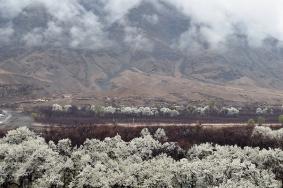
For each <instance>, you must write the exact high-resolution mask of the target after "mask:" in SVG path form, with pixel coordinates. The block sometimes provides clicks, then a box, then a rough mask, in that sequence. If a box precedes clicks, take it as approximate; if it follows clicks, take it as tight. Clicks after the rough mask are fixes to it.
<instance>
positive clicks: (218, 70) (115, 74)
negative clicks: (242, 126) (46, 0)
mask: <svg viewBox="0 0 283 188" xmlns="http://www.w3.org/2000/svg"><path fill="white" fill-rule="evenodd" d="M99 2H100V1H97V3H90V2H88V1H86V0H85V1H81V5H82V6H84V11H87V14H83V15H82V16H81V17H83V16H85V15H89V14H92V16H90V17H87V18H86V19H83V22H82V20H78V21H77V22H78V23H77V22H76V23H69V22H67V21H60V22H59V21H58V20H59V18H58V17H56V16H54V15H52V14H51V13H50V12H49V11H48V9H47V8H46V7H45V6H44V5H42V4H35V5H32V6H27V7H25V8H24V9H23V10H22V11H21V12H20V13H18V14H17V15H15V16H14V17H12V18H11V17H9V18H7V17H5V16H3V15H2V16H1V17H0V28H2V30H3V28H7V27H11V28H12V29H13V34H12V35H11V36H10V39H9V41H4V40H3V39H2V43H1V45H0V83H1V84H2V85H21V84H24V85H30V86H32V87H34V88H37V89H36V90H35V91H34V94H35V95H52V94H66V93H70V94H74V95H78V96H81V97H82V96H96V97H104V96H109V97H117V98H121V99H133V100H143V99H153V100H155V99H156V100H159V99H162V100H168V101H174V102H182V101H190V100H219V101H229V102H268V103H281V102H283V48H281V47H280V41H279V40H276V39H275V38H271V37H270V38H266V39H265V40H264V41H263V43H262V44H261V45H260V46H252V45H250V44H249V42H248V39H247V37H246V36H245V35H243V34H241V33H237V32H235V33H234V34H231V35H230V36H228V37H227V40H226V41H225V42H222V43H221V44H220V45H218V46H217V47H213V46H212V45H211V44H210V43H209V42H208V41H206V40H205V38H204V37H203V36H202V35H201V33H200V32H198V31H196V32H194V35H193V36H190V40H189V41H188V42H187V43H186V46H184V45H182V42H183V41H185V40H186V39H188V37H186V35H185V33H186V32H188V31H190V29H191V30H192V29H193V28H199V27H201V26H199V27H196V26H195V25H194V24H196V23H193V22H192V20H191V18H190V17H189V16H187V15H185V14H183V13H182V12H180V11H179V10H177V8H176V7H174V6H172V5H170V4H167V3H164V2H162V1H160V2H159V4H158V5H155V4H153V3H149V2H147V1H144V2H142V3H140V4H138V6H135V7H133V8H131V9H130V10H129V11H128V12H127V14H125V15H123V17H122V18H120V19H118V20H114V21H111V22H110V21H108V20H107V19H106V18H107V17H106V16H105V15H106V13H105V12H104V11H103V10H104V9H103V8H102V7H101V6H103V5H100V4H99ZM94 16H95V17H94ZM105 17H106V18H105ZM93 19H97V20H98V22H95V23H96V25H95V24H94V23H93V21H92V20H93ZM74 22H75V21H74ZM101 23H102V24H104V26H103V28H102V29H101V31H99V32H95V33H93V30H94V28H98V27H100V25H99V24H101ZM76 24H77V25H76ZM74 25H75V26H74ZM92 25H94V26H92ZM62 28H63V29H62ZM80 29H81V30H82V31H80ZM97 30H98V29H97ZM0 31H1V30H0ZM55 31H57V34H58V36H56V35H55V34H56V32H55ZM2 33H3V32H2ZM2 35H3V34H2ZM104 35H107V37H105V36H104ZM0 37H1V32H0ZM100 39H101V40H100ZM38 88H40V90H41V91H39V89H38Z"/></svg>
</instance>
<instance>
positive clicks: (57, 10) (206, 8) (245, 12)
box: [0, 0, 283, 49]
mask: <svg viewBox="0 0 283 188" xmlns="http://www.w3.org/2000/svg"><path fill="white" fill-rule="evenodd" d="M142 2H147V3H148V2H150V3H152V4H153V5H154V6H155V7H158V4H160V3H161V2H162V3H167V4H170V5H171V6H173V7H176V9H177V10H178V11H179V12H181V13H182V14H183V15H184V16H186V17H189V18H190V22H191V23H190V27H188V28H187V31H184V32H183V33H182V34H181V35H180V36H179V38H178V39H174V41H177V42H176V43H174V44H172V45H174V46H177V47H179V48H181V49H190V48H195V47H198V46H202V47H203V46H205V47H208V46H209V47H218V46H219V45H221V44H223V43H225V42H226V40H227V38H229V37H230V36H231V35H233V34H235V33H240V34H242V35H245V36H246V37H247V41H248V43H249V44H250V45H254V46H259V45H261V43H262V41H263V40H264V39H265V38H267V37H273V38H276V39H278V40H283V13H282V11H281V10H282V9H283V0H260V1H258V0H248V1H246V0H245V1H244V0H229V1H227V0H213V1H207V0H186V1H184V0H160V1H156V0H60V1H58V0H0V42H1V43H2V44H4V43H5V44H6V43H9V42H10V41H11V40H10V39H11V38H12V37H13V35H15V34H18V35H21V36H22V38H21V41H23V42H24V43H25V44H26V45H29V46H37V45H43V44H48V43H52V44H53V45H55V46H66V45H67V46H68V47H73V48H90V49H99V48H105V47H109V46H111V45H112V44H113V43H115V41H111V40H110V39H109V36H108V34H109V33H108V32H109V31H108V29H109V28H111V26H112V25H113V24H114V23H120V24H121V23H122V24H121V25H123V27H124V31H125V36H124V42H125V43H126V44H127V45H130V46H133V47H134V48H136V49H152V48H153V47H154V45H153V43H152V42H151V41H150V40H149V39H148V38H147V35H146V34H145V31H143V30H142V29H141V28H139V27H138V26H137V25H135V26H133V25H131V24H129V23H127V21H125V20H127V19H126V18H125V17H126V15H127V14H128V13H129V11H130V10H132V9H133V8H136V7H138V6H139V5H140V4H141V3H142ZM37 6H38V7H43V8H44V10H46V12H47V14H48V16H47V18H46V19H47V21H46V22H47V23H45V24H42V26H37V27H35V28H30V30H29V31H27V32H26V31H25V32H23V31H21V32H22V33H21V32H20V31H17V29H16V28H17V25H15V24H14V23H13V22H14V20H15V19H16V18H17V17H19V15H21V14H23V13H24V14H23V15H25V14H30V13H31V12H30V11H31V10H32V8H34V7H37ZM157 10H158V9H157ZM38 14H39V13H38ZM37 16H40V15H32V16H31V17H30V18H29V19H34V20H27V22H28V21H30V22H33V21H34V22H36V21H37ZM169 16H174V15H169ZM142 19H144V20H145V21H146V22H148V23H151V24H153V25H154V24H158V23H159V22H160V19H161V18H159V16H158V14H157V13H156V14H155V13H150V14H148V13H145V14H144V16H143V17H142ZM125 23H127V24H125ZM160 29H162V27H161V28H160ZM172 29H174V28H172ZM157 32H158V31H157ZM169 40H171V39H169ZM145 47H146V48H145Z"/></svg>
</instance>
